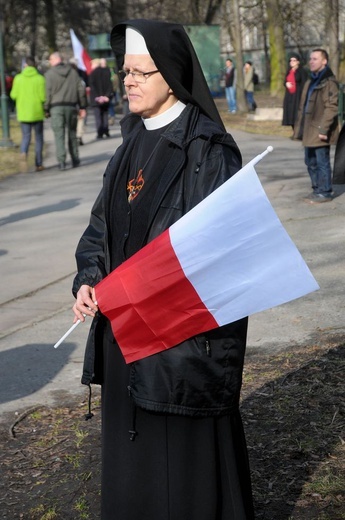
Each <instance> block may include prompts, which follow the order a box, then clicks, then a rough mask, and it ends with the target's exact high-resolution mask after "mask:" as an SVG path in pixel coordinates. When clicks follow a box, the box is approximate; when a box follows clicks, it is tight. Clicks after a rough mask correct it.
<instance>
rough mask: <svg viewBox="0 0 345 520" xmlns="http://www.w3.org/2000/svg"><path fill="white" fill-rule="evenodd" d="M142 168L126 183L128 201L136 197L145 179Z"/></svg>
mask: <svg viewBox="0 0 345 520" xmlns="http://www.w3.org/2000/svg"><path fill="white" fill-rule="evenodd" d="M142 174H143V170H142V169H140V170H139V171H138V174H137V176H136V177H135V178H134V179H132V180H131V181H129V182H128V184H127V191H128V202H132V200H133V199H135V197H137V196H138V195H139V193H140V191H141V190H142V188H143V186H144V184H145V180H144V177H143V175H142Z"/></svg>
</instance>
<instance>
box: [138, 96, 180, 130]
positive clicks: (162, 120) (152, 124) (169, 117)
mask: <svg viewBox="0 0 345 520" xmlns="http://www.w3.org/2000/svg"><path fill="white" fill-rule="evenodd" d="M185 107H186V105H185V104H184V103H182V101H177V103H175V105H173V106H172V107H170V108H168V110H166V111H165V112H163V114H159V115H158V116H155V117H148V118H147V119H144V118H142V121H143V123H144V125H145V128H146V130H157V129H158V128H163V126H166V125H168V124H169V123H172V121H174V120H175V119H177V118H178V116H179V115H180V114H182V112H183V110H184V109H185Z"/></svg>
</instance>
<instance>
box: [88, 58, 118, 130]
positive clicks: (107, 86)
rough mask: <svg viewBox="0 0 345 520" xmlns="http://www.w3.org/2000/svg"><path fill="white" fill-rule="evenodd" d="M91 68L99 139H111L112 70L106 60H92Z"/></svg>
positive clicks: (93, 101)
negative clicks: (109, 116) (109, 112)
mask: <svg viewBox="0 0 345 520" xmlns="http://www.w3.org/2000/svg"><path fill="white" fill-rule="evenodd" d="M91 66H92V71H91V74H90V76H89V87H90V105H91V106H92V107H93V109H94V114H95V120H96V131H97V139H102V138H103V136H105V137H110V134H109V121H108V111H109V103H110V99H111V97H112V95H113V84H112V81H111V73H110V68H109V67H108V66H107V63H106V60H105V59H104V58H101V59H97V58H96V59H94V60H92V62H91Z"/></svg>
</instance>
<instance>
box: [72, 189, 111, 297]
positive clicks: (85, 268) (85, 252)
mask: <svg viewBox="0 0 345 520" xmlns="http://www.w3.org/2000/svg"><path fill="white" fill-rule="evenodd" d="M102 193H103V190H102V191H101V193H100V194H99V196H98V197H97V199H96V202H95V204H94V206H93V208H92V211H91V217H90V222H89V225H88V227H87V228H86V230H85V231H84V233H83V235H82V237H81V239H80V241H79V244H78V246H77V250H76V253H75V256H76V261H77V269H78V274H77V275H76V277H75V279H74V282H73V288H72V292H73V294H74V296H76V294H77V292H78V290H79V289H80V287H81V286H82V285H89V286H91V287H94V286H95V285H96V284H97V283H98V282H100V281H101V280H102V279H103V278H104V277H105V276H106V274H107V273H106V266H105V244H106V240H105V235H106V226H105V219H104V210H103V196H102Z"/></svg>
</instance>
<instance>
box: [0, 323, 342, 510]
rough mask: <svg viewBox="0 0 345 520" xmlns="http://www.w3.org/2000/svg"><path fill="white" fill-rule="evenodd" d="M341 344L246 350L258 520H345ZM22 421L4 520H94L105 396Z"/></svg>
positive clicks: (13, 433)
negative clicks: (89, 411) (90, 411)
mask: <svg viewBox="0 0 345 520" xmlns="http://www.w3.org/2000/svg"><path fill="white" fill-rule="evenodd" d="M344 354H345V336H343V335H332V334H330V333H329V332H327V331H324V332H323V331H318V333H317V334H316V336H315V338H314V340H313V342H311V343H308V344H305V345H292V346H291V347H290V348H289V349H287V350H285V351H283V352H280V353H272V351H270V353H268V352H265V351H264V350H262V349H261V348H257V349H250V351H249V352H248V353H247V357H246V364H245V370H244V381H243V393H242V403H241V410H242V416H243V421H244V426H245V431H246V437H247V443H248V451H249V458H250V465H251V472H252V482H253V494H254V500H255V510H256V518H257V519H258V520H341V519H342V520H344V519H345V475H344V458H345V457H344V449H345V448H344V446H345V432H344V425H345V420H344V419H345V390H344V368H345V357H344ZM87 397H88V396H87V395H85V401H83V402H80V401H79V400H78V401H74V402H68V403H65V404H64V405H63V406H61V407H59V408H46V407H44V406H42V407H37V408H35V409H31V410H28V411H27V412H25V413H23V414H22V415H20V416H17V417H16V418H15V420H14V422H13V423H12V424H8V425H7V426H6V428H5V427H3V428H2V431H1V436H0V465H1V468H2V470H1V471H2V478H1V481H0V516H1V518H2V519H3V520H15V519H23V520H81V519H88V520H98V519H99V518H100V512H99V496H100V409H99V390H97V389H95V390H94V395H93V400H92V401H93V412H94V417H93V418H92V419H91V420H88V421H85V413H86V412H87Z"/></svg>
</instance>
